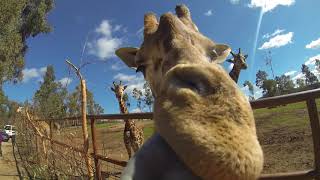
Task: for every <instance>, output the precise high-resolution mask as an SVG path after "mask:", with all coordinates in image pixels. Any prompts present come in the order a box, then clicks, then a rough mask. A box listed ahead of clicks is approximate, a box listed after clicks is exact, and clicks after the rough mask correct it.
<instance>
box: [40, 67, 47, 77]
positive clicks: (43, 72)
mask: <svg viewBox="0 0 320 180" xmlns="http://www.w3.org/2000/svg"><path fill="white" fill-rule="evenodd" d="M39 71H40V74H41V75H42V76H43V75H44V74H45V73H46V72H47V67H42V68H40V70H39Z"/></svg>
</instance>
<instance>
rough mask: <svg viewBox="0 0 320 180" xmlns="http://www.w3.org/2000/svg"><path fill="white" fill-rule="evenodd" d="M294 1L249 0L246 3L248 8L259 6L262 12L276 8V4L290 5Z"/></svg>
mask: <svg viewBox="0 0 320 180" xmlns="http://www.w3.org/2000/svg"><path fill="white" fill-rule="evenodd" d="M294 3H295V0H251V3H250V4H249V5H248V6H249V7H250V8H261V9H262V12H263V13H265V12H268V11H271V10H273V9H274V8H276V7H277V6H291V5H293V4H294Z"/></svg>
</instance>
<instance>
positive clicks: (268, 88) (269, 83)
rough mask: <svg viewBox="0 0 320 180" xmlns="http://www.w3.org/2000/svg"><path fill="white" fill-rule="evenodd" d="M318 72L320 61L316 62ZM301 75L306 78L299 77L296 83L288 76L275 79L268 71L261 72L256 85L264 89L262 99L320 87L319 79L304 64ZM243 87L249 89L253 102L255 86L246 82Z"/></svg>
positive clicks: (257, 75)
mask: <svg viewBox="0 0 320 180" xmlns="http://www.w3.org/2000/svg"><path fill="white" fill-rule="evenodd" d="M315 66H316V71H317V72H319V73H320V60H319V59H316V60H315ZM301 73H302V74H303V76H304V77H299V78H297V79H296V80H295V82H294V81H293V80H292V79H291V78H290V76H287V75H284V74H283V75H280V76H275V78H269V75H268V74H267V72H266V71H262V70H259V71H258V72H257V73H256V81H255V84H256V86H257V87H259V88H260V89H262V97H272V96H278V95H283V94H289V93H294V92H299V91H305V90H310V89H315V88H319V87H320V83H319V79H318V78H317V76H316V75H315V74H314V73H313V72H311V71H310V68H309V67H308V66H307V65H305V64H302V65H301ZM243 86H248V87H249V92H250V95H249V98H250V100H253V99H254V98H253V97H254V92H253V90H254V89H253V85H252V84H251V82H250V81H245V83H244V84H243Z"/></svg>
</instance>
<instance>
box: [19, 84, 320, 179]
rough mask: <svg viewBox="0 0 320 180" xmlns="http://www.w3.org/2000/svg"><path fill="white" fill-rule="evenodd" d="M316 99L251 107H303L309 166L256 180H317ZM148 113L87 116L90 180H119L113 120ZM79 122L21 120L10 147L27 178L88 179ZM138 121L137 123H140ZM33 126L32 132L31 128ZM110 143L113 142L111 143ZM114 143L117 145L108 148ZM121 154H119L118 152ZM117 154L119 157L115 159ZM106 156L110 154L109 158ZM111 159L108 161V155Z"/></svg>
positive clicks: (118, 124) (314, 94)
mask: <svg viewBox="0 0 320 180" xmlns="http://www.w3.org/2000/svg"><path fill="white" fill-rule="evenodd" d="M319 97H320V89H316V90H310V91H305V92H300V93H294V94H290V95H283V96H278V97H272V98H265V99H261V100H256V101H251V106H252V108H253V109H261V108H268V107H275V106H280V105H285V104H291V103H297V102H306V108H307V111H306V112H307V113H308V117H309V121H310V124H309V125H310V131H311V135H310V136H312V142H313V143H312V144H313V145H312V146H313V153H314V161H313V163H314V165H313V167H314V168H312V169H310V170H303V171H296V172H287V173H275V174H263V175H262V176H261V178H260V179H263V180H273V179H288V180H292V179H316V180H318V179H320V127H319V126H320V123H319V117H318V110H317V106H316V101H315V99H316V98H319ZM152 118H153V113H131V114H105V115H96V116H92V115H88V116H87V119H88V120H89V122H88V129H89V139H90V147H89V152H90V157H89V159H90V161H92V163H91V164H92V166H91V167H90V168H91V169H92V171H93V172H94V176H95V177H92V178H96V179H106V178H107V179H119V177H120V174H121V172H122V170H123V167H125V165H126V160H127V156H126V154H125V152H123V149H124V148H123V144H122V143H123V142H122V139H121V138H122V130H123V122H122V121H119V119H152ZM80 119H81V117H70V118H63V119H50V120H31V119H28V118H27V117H25V116H22V117H21V119H20V120H19V121H18V122H20V123H19V124H17V129H18V132H19V134H18V135H17V139H16V143H17V147H18V149H19V152H20V154H21V156H22V157H23V158H22V160H23V161H24V164H26V165H25V166H27V167H28V168H29V169H30V170H32V171H30V172H33V174H32V175H33V176H41V177H45V178H53V179H54V178H56V179H81V178H84V177H88V178H89V175H88V174H89V173H88V170H87V167H86V163H85V156H86V152H85V151H84V147H83V146H84V145H83V139H82V135H81V133H82V131H81V130H82V129H81V125H82V124H81V121H80ZM40 122H46V123H47V124H49V125H51V126H50V127H51V128H50V134H48V135H43V134H41V132H40V130H39V128H38V127H40V126H41V124H40ZM141 122H144V121H140V122H138V123H141ZM54 123H58V124H60V129H54V126H53V124H54ZM37 126H38V127H37ZM111 139H116V140H117V141H111ZM114 142H118V144H112V143H114ZM121 149H122V150H121ZM121 151H122V153H121ZM111 152H112V153H111ZM114 152H118V154H117V155H115V156H112V155H111V154H116V153H114Z"/></svg>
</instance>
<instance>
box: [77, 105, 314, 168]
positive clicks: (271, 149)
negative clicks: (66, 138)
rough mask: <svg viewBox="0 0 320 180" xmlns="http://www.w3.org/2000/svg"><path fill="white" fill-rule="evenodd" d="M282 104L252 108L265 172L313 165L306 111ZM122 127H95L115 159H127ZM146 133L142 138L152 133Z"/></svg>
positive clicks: (101, 146) (148, 126) (105, 152)
mask: <svg viewBox="0 0 320 180" xmlns="http://www.w3.org/2000/svg"><path fill="white" fill-rule="evenodd" d="M285 108H287V110H286V109H284V110H283V109H281V108H280V109H277V110H263V111H261V112H255V119H256V126H257V134H258V138H259V141H260V143H261V145H262V148H263V152H264V159H265V162H264V170H263V173H264V174H269V173H280V172H290V171H299V170H307V169H311V168H313V164H314V162H313V161H314V160H313V159H314V155H313V143H312V136H311V130H310V125H309V121H308V117H307V112H306V110H305V109H298V110H297V109H290V108H288V107H285ZM138 124H139V125H140V126H142V127H143V128H145V132H146V130H148V131H150V129H153V122H152V121H142V122H141V121H140V122H138ZM98 127H99V126H98ZM123 127H124V125H123V123H121V122H120V123H115V124H112V125H111V126H108V127H99V128H98V131H97V140H98V149H99V154H102V155H105V156H108V157H110V158H113V159H117V160H124V161H127V160H128V156H127V152H126V150H125V148H124V144H123V139H122V132H123ZM148 131H147V132H148ZM151 131H152V130H151ZM72 132H74V133H75V134H77V135H76V136H75V139H74V140H72V143H75V144H78V143H82V139H81V138H82V136H81V135H79V133H80V134H81V129H80V128H78V130H77V131H75V130H72ZM76 132H78V133H76ZM147 134H148V135H147V137H146V139H145V140H147V138H148V137H150V135H151V134H152V133H150V132H148V133H147ZM90 138H91V137H90Z"/></svg>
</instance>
